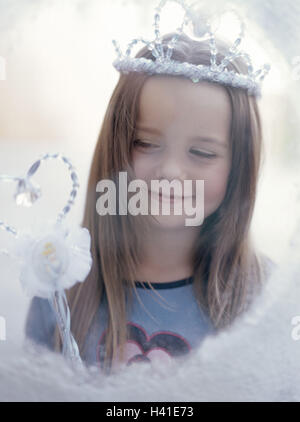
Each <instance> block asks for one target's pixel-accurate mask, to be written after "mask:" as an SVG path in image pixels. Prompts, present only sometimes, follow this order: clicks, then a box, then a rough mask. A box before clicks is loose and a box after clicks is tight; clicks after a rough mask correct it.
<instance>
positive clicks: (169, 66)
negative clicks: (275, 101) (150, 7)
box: [112, 0, 270, 97]
mask: <svg viewBox="0 0 300 422" xmlns="http://www.w3.org/2000/svg"><path fill="white" fill-rule="evenodd" d="M168 1H173V2H176V3H178V4H180V5H181V6H182V8H183V10H184V17H183V20H182V23H181V26H180V27H179V28H177V30H176V32H175V35H174V36H173V37H172V39H171V40H170V41H169V42H168V44H167V45H164V44H163V42H162V37H161V34H160V14H161V11H162V9H163V7H164V6H165V5H166V3H167V2H168ZM235 13H236V12H235ZM193 20H194V15H193V11H192V8H191V7H190V6H188V5H187V4H186V3H185V0H161V1H160V3H159V5H158V6H157V7H156V9H155V15H154V24H153V26H154V33H155V39H154V40H152V41H149V40H146V39H144V38H142V37H140V38H134V39H133V40H132V41H131V42H130V43H129V44H128V46H127V49H126V52H125V54H123V52H122V51H121V49H120V46H119V44H118V43H117V41H116V40H112V42H113V45H114V47H115V50H116V53H117V56H118V57H117V59H116V60H115V61H114V62H113V66H114V67H115V68H116V69H117V70H118V71H119V72H120V73H123V74H128V73H129V72H143V73H148V74H150V75H154V74H165V75H175V76H179V75H182V76H185V77H188V78H189V79H191V80H192V81H193V82H194V83H197V82H199V81H201V80H204V81H211V82H217V83H220V84H223V85H228V86H232V87H237V88H243V89H245V90H247V91H248V93H249V95H254V96H258V97H259V96H260V95H261V83H262V81H263V79H264V77H265V76H266V74H267V73H268V72H269V70H270V65H269V64H264V65H263V66H262V67H261V68H260V69H257V70H254V69H253V66H252V62H251V59H250V57H249V55H248V54H247V53H245V52H244V51H241V50H239V48H238V47H239V45H240V43H241V41H242V39H243V36H244V30H245V25H244V22H242V21H241V19H240V18H239V20H240V33H239V35H238V37H237V39H236V40H235V41H234V43H233V45H232V46H231V47H230V48H229V50H228V53H227V54H226V56H225V57H224V58H223V59H222V60H221V61H220V63H217V54H218V49H217V45H216V38H215V34H214V31H213V29H212V25H211V23H210V21H209V20H206V21H205V23H204V24H203V22H201V26H202V34H200V36H206V37H207V38H208V42H209V49H210V65H209V66H206V65H202V64H199V65H195V64H192V63H187V62H184V63H181V62H178V61H176V60H172V52H173V49H174V47H175V45H176V43H177V41H178V39H179V37H180V35H181V34H182V33H183V29H184V26H185V25H187V24H188V23H189V22H190V21H193ZM138 42H141V43H142V44H145V45H146V46H147V48H148V50H149V51H151V53H152V56H154V60H150V59H147V58H145V57H140V58H136V57H131V50H132V48H133V46H134V45H135V44H137V43H138ZM238 57H241V58H242V59H244V61H245V63H246V65H247V74H241V73H237V72H235V71H233V70H229V69H227V67H226V66H227V65H228V63H230V62H233V61H234V60H235V59H236V58H238Z"/></svg>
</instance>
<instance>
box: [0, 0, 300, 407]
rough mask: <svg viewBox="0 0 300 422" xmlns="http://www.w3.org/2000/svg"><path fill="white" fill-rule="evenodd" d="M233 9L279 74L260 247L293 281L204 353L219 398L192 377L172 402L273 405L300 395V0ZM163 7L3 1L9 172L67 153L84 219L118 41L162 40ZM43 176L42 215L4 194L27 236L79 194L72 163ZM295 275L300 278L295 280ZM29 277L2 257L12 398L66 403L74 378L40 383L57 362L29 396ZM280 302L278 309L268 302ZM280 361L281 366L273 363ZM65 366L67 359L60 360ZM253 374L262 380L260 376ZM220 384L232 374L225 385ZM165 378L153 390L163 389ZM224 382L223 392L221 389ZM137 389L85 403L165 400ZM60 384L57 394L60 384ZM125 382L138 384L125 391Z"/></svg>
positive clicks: (265, 114) (147, 1)
mask: <svg viewBox="0 0 300 422" xmlns="http://www.w3.org/2000/svg"><path fill="white" fill-rule="evenodd" d="M202 3H204V4H205V7H206V8H208V7H216V8H218V7H219V5H220V4H224V2H223V1H222V2H221V1H217V0H214V1H209V2H202ZM231 3H233V4H235V5H236V6H238V7H240V11H241V13H242V14H244V15H245V16H247V17H248V18H249V19H250V20H251V21H249V22H247V25H248V32H247V33H248V34H249V39H245V41H244V42H243V48H244V49H245V50H247V51H249V52H250V54H251V56H253V57H254V59H255V60H254V62H255V65H257V66H259V65H262V64H264V63H266V62H269V63H270V64H271V66H272V70H271V72H270V74H269V76H267V78H266V80H265V83H264V85H263V98H262V99H261V100H260V108H261V113H262V119H263V125H264V142H265V150H266V160H265V165H264V169H263V171H262V175H261V180H260V186H259V193H258V198H257V205H256V210H255V215H254V219H253V227H252V233H253V239H254V241H255V243H256V244H257V247H258V248H260V249H261V250H263V251H264V252H265V253H266V254H268V255H269V256H270V257H271V258H272V259H273V260H274V261H275V262H277V263H278V264H279V265H280V267H281V270H282V273H281V275H280V277H279V279H278V280H279V281H278V280H277V281H276V280H274V283H275V285H276V286H277V287H278V289H277V287H276V288H275V287H274V289H273V288H272V289H271V290H270V294H269V295H267V296H266V297H265V299H264V301H263V302H262V303H261V304H260V309H261V312H262V314H260V315H263V316H261V317H259V318H262V320H260V319H258V320H255V321H256V322H255V324H252V325H251V324H250V325H249V326H248V325H247V323H246V322H245V324H244V325H243V324H242V325H241V327H240V329H238V328H236V329H235V331H234V333H233V334H232V335H231V336H229V337H228V338H227V337H226V338H224V339H221V338H220V339H219V340H218V341H215V342H213V344H212V345H210V343H209V342H208V346H207V348H206V349H205V348H203V350H204V351H203V352H201V353H202V355H201V356H202V357H201V359H202V361H203V362H205V364H204V366H203V365H202V366H201V370H200V369H199V374H202V375H201V376H202V377H205V376H207V377H208V378H209V379H211V382H212V385H213V386H214V387H213V388H212V389H211V390H210V389H209V388H208V389H207V391H206V393H205V394H206V395H203V394H204V393H203V391H201V387H200V384H199V385H198V384H197V382H198V381H199V379H198V378H195V380H194V381H193V382H194V384H195V385H194V386H193V382H192V381H191V384H190V385H191V386H190V389H189V388H188V387H187V386H186V387H185V388H183V387H182V386H183V385H184V383H183V381H182V380H181V381H179V379H177V381H176V380H175V383H174V381H170V384H169V386H168V388H169V387H170V386H171V385H175V386H177V385H181V388H180V389H179V387H178V390H177V391H175V390H176V387H172V389H171V390H170V391H171V392H173V393H172V394H173V396H172V394H171V396H170V397H169V400H172V397H174V398H176V397H177V399H178V400H181V399H182V400H187V399H188V397H192V396H193V392H196V391H198V392H199V395H198V396H197V395H195V397H194V396H193V397H192V398H191V400H197V399H199V400H200V399H206V400H208V399H211V400H213V399H217V398H218V397H220V398H221V399H222V398H223V399H225V400H234V399H235V398H237V399H239V397H238V395H237V394H238V392H240V394H244V398H245V399H248V398H249V397H250V398H251V397H253V399H255V400H260V398H261V397H263V392H265V394H266V397H267V398H268V399H271V400H272V399H275V400H277V399H282V400H289V399H299V398H300V392H299V388H298V387H297V386H296V383H295V384H293V374H294V372H296V369H297V367H296V365H297V364H296V362H294V360H293V356H294V355H296V352H297V353H299V351H300V342H299V344H298V342H297V341H294V340H292V339H291V329H292V326H291V323H290V319H291V318H292V317H293V316H294V315H297V314H300V300H298V298H299V299H300V296H299V291H298V290H297V289H298V287H297V285H296V280H297V277H296V276H295V274H296V275H297V271H298V268H297V262H298V261H299V255H300V254H299V253H298V252H299V251H300V249H297V244H293V245H294V246H292V247H291V245H290V241H291V238H292V236H293V235H295V233H296V229H297V223H298V222H299V204H298V203H297V196H299V191H300V185H299V181H300V173H299V158H300V148H299V129H300V128H299V125H300V123H299V122H300V120H299V105H300V104H299V100H298V96H299V92H300V47H299V45H300V43H299V41H300V40H299V38H300V30H298V27H299V23H300V1H299V0H297V1H285V2H282V1H279V0H278V1H277V0H269V1H265V2H259V1H258V0H248V1H241V0H235V1H232V2H231ZM262 3H263V4H262ZM199 4H200V2H199ZM156 5H157V1H153V0H142V1H134V0H131V1H130V0H123V1H121V0H110V1H108V0H62V1H58V0H52V1H51V0H0V56H1V57H3V58H4V60H5V64H6V66H5V80H0V93H1V95H0V173H2V174H3V173H5V174H10V175H23V174H25V172H26V171H27V169H28V168H29V166H30V165H31V163H33V162H34V160H35V159H36V158H38V157H39V156H40V155H41V154H44V153H46V152H53V153H54V152H61V153H63V154H64V155H66V156H68V157H69V158H70V159H71V161H72V162H73V164H74V165H75V167H76V168H77V170H78V174H79V178H80V181H81V189H80V192H79V196H78V198H77V202H76V206H75V207H74V209H73V210H72V212H71V213H70V215H69V219H70V220H73V221H76V222H78V223H79V222H80V221H81V217H82V211H83V205H84V196H85V189H86V183H87V177H88V172H89V166H90V161H91V158H92V154H93V150H94V147H95V144H96V141H97V136H98V134H99V130H100V127H101V123H102V119H103V116H104V113H105V110H106V107H107V103H108V101H109V98H110V96H111V94H112V91H113V89H114V86H115V84H116V82H117V80H118V77H119V75H118V73H117V71H116V70H115V69H114V68H113V66H112V62H113V60H114V59H115V57H116V55H115V51H114V47H113V45H112V42H111V40H112V39H113V38H115V39H116V40H118V41H119V42H120V44H121V47H123V48H126V45H127V43H128V42H129V41H130V40H131V39H132V38H134V37H137V36H144V37H148V38H153V35H152V34H153V32H152V30H153V28H152V26H151V25H152V23H153V13H154V10H153V8H154V6H156ZM168 7H169V6H168ZM178 10H180V7H179V6H176V5H175V6H174V7H173V6H170V8H169V9H168V12H167V13H166V14H165V15H164V21H163V25H164V27H163V28H162V32H164V29H165V30H166V31H167V30H168V31H169V30H172V29H174V28H176V27H177V26H178V23H179V20H178V15H177V12H178ZM162 18H163V16H162ZM224 30H225V31H227V35H228V36H234V35H236V34H233V33H232V25H231V23H230V22H229V23H227V26H226V24H225V26H224ZM138 48H140V46H138ZM35 180H36V181H37V182H38V183H39V184H40V185H41V187H42V190H43V193H44V196H43V198H42V199H41V200H40V202H39V203H37V204H36V205H35V206H34V207H33V208H32V209H20V208H18V207H16V205H15V204H14V202H13V199H12V195H13V193H14V189H15V185H13V184H11V183H6V184H3V185H1V186H0V219H1V220H5V221H6V222H8V223H10V224H12V225H14V226H16V227H17V228H22V227H25V226H26V225H28V224H30V222H33V221H35V220H36V219H38V218H40V219H45V218H53V217H54V216H55V215H56V214H57V213H58V212H59V211H60V210H61V209H62V207H63V205H64V202H65V200H66V197H67V195H68V193H69V190H70V187H71V183H70V180H69V178H68V176H67V173H66V172H65V168H64V167H63V164H61V163H60V162H59V161H57V162H53V161H51V162H49V163H46V164H44V165H43V167H42V169H41V171H40V172H39V173H37V175H36V177H35ZM296 238H297V237H296ZM7 242H11V239H10V238H9V235H8V234H7V233H4V232H0V249H1V248H3V247H5V245H6V244H7ZM298 247H299V245H298ZM291 251H292V252H293V255H292V256H291ZM289 260H291V261H289ZM291 262H293V263H294V264H293V265H294V267H293V268H294V271H295V272H293V271H292V267H291V266H290V263H291ZM291 265H292V264H291ZM287 268H288V269H290V270H291V271H290V273H288V272H287ZM17 274H18V273H17V268H16V265H15V263H14V262H13V261H12V260H11V259H10V258H8V257H5V256H1V255H0V283H1V285H0V316H4V317H5V319H6V341H0V358H1V359H0V361H2V364H0V400H1V398H2V399H3V400H6V399H8V400H14V399H20V398H21V399H22V397H24V399H25V400H32V399H33V400H36V399H46V400H47V399H51V397H52V398H54V399H59V397H62V396H61V395H60V394H61V391H60V387H59V386H60V385H61V383H62V382H63V381H62V380H63V378H61V379H60V378H57V379H53V378H52V377H53V376H52V375H51V376H50V373H48V376H49V380H48V381H49V382H48V384H47V375H46V376H45V375H43V376H42V374H41V375H40V376H39V375H38V374H39V370H41V371H46V370H47V369H44V366H45V365H41V366H40V367H38V368H39V370H36V371H35V372H34V369H33V370H32V371H33V372H30V375H28V374H27V376H29V377H31V379H32V385H33V390H32V395H28V394H29V392H28V390H27V391H26V392H25V391H24V390H25V385H26V382H28V379H27V378H26V371H25V365H27V364H28V362H27V360H26V359H25V358H24V366H22V364H21V363H20V360H19V358H20V354H21V353H22V352H21V351H20V349H19V348H20V347H21V344H22V341H23V325H24V320H25V316H26V311H27V307H28V304H29V298H27V297H26V296H24V293H23V292H22V290H21V287H20V286H19V283H18V279H17ZM276 283H277V284H276ZM281 288H283V289H285V292H286V293H285V295H284V294H281V293H278V294H277V293H276V292H280V291H281V290H280V289H281ZM275 293H276V294H277V295H276V294H275ZM271 296H272V301H273V302H272V303H273V305H272V306H273V308H272V306H271V305H268V304H267V299H268V297H271ZM297 302H299V305H298V303H297ZM271 309H274V310H273V311H271ZM257 318H258V317H257ZM258 321H259V322H258ZM262 321H265V322H264V323H262ZM280 324H282V325H281V331H280V328H279V327H280ZM249 327H250V328H249ZM251 327H252V328H251ZM247 330H248V331H247ZM251 330H252V331H251ZM275 333H277V335H275ZM245 338H247V340H248V341H249V343H250V345H251V346H250V347H248V348H246V347H245V345H246V344H249V343H247V342H245ZM234 342H237V344H238V345H240V347H241V349H240V352H239V353H238V355H239V356H237V355H236V356H235V357H234V358H233V355H232V354H231V353H234V352H233V351H234V350H239V349H238V347H239V346H237V347H234V348H232V347H233V346H232V345H233V344H234ZM239 342H240V343H239ZM261 342H267V345H268V344H269V350H267V349H266V348H264V350H263V354H264V356H265V359H266V360H267V361H268V362H269V365H270V366H267V365H263V366H262V369H263V370H265V371H266V373H265V376H262V375H263V374H262V373H261V372H260V375H259V373H258V372H256V375H255V374H254V373H253V372H252V369H253V366H254V365H256V364H257V361H256V358H259V359H260V360H261V359H262V354H261V353H262V351H261V350H260V343H261ZM268 342H269V343H268ZM276 342H277V343H276ZM279 344H280V347H281V348H283V349H284V352H283V353H284V356H285V359H286V360H284V359H282V358H280V357H279V355H278V356H277V354H278V353H279V349H280V347H279ZM275 348H276V350H277V351H276V352H275V351H274V349H275ZM249 349H251V353H252V355H251V353H250V351H249ZM226 350H228V356H227V355H226V353H227V352H226ZM218 353H222V356H223V358H222V359H223V360H222V359H221V360H220V359H219V357H218V356H219V355H218ZM208 356H209V359H210V360H211V363H210V364H209V363H208V361H207V359H208ZM214 356H215V358H213V357H214ZM224 356H225V357H226V356H227V357H228V359H227V361H226V360H225V362H226V364H225V366H226V365H227V364H228V362H230V361H231V360H232V361H235V362H237V364H236V367H235V368H234V367H233V365H231V366H230V364H229V367H228V368H227V369H226V371H224V365H223V363H224V359H225V357H224ZM272 356H273V360H272V359H271V360H270V361H269V359H270V358H272ZM49 359H51V358H49ZM201 359H200V360H199V359H198V360H197V359H195V361H193V362H192V363H191V365H190V366H188V367H187V368H185V369H184V371H183V373H182V374H181V375H180V374H179V375H178V376H179V377H183V378H184V379H185V377H187V379H190V375H188V374H189V373H190V374H193V373H195V369H194V366H195V365H198V362H199V361H201ZM205 359H206V360H205ZM209 359H208V360H209ZM239 359H240V360H239ZM252 359H253V362H252ZM49 362H50V361H49ZM217 362H218V364H217ZM247 362H248V364H247ZM249 362H251V364H249ZM254 362H256V363H255V364H254ZM262 362H264V361H262ZM50 364H51V363H49V365H50ZM10 365H11V366H10ZM15 365H21V366H15ZM55 365H58V363H57V362H55ZM61 365H62V363H61ZM210 365H211V366H212V367H214V368H215V370H214V372H213V373H214V377H215V378H214V377H212V374H211V372H210ZM218 365H219V366H218ZM285 365H287V366H285ZM288 365H290V366H288ZM46 366H47V365H46ZM42 368H43V369H42ZM21 369H23V372H22V370H21ZM268 369H270V372H268ZM247 370H248V372H247ZM14 371H17V372H18V374H19V375H18V386H19V389H18V388H17V389H15V388H9V387H7V388H6V387H5V388H4V386H7V383H8V384H9V382H10V381H9V380H10V379H11V377H12V376H13V374H14ZM28 371H30V370H29V369H28ZM203 371H204V372H203ZM205 371H206V372H205ZM49 372H50V371H49ZM129 372H130V371H129ZM22 373H23V374H24V379H23V378H22ZM270 373H271V374H272V376H271V378H270ZM174 374H175V375H172V376H176V371H175V372H174ZM205 374H206V375H205ZM249 374H252V375H251V376H250V379H249ZM126 376H129V377H130V376H132V374H130V373H129V375H126ZM285 376H286V379H285V381H286V382H287V386H286V388H285V387H284V386H285V385H286V384H285V383H284V382H285V381H284V382H283V384H282V378H280V377H283V378H284V377H285ZM295 376H296V375H295ZM70 377H72V375H70ZM219 377H221V378H222V377H223V378H222V379H221V380H220V379H219ZM251 377H253V378H251ZM276 377H278V378H276ZM1 378H2V381H1ZM41 379H43V382H44V383H45V384H46V386H45V388H46V389H45V391H43V393H41V389H40V388H36V387H35V386H36V385H37V384H38V383H39V382H41ZM129 379H130V378H129ZM154 379H155V378H153V380H154ZM166 379H167V378H166ZM214 379H215V382H214V383H213V380H214ZM245 379H247V382H249V388H248V387H247V388H246V390H243V389H241V384H242V385H244V383H245ZM50 380H51V381H50ZM153 380H152V381H151V382H155V381H153ZM218 380H219V383H220V389H219V390H218V389H217V388H216V386H217V385H219V384H218ZM229 380H231V381H230V382H232V388H229V389H227V396H226V397H224V396H223V395H222V394H224V391H223V393H222V388H223V387H222V388H221V386H222V385H224V383H225V384H226V383H228V382H229ZM128 382H129V384H130V381H128V380H127V381H126V377H125V378H124V379H123V381H121V384H120V385H119V384H118V383H116V384H113V385H114V387H112V386H111V385H110V386H109V385H108V386H106V389H105V388H104V387H103V388H104V389H103V388H102V390H101V391H102V393H101V394H102V395H101V396H99V395H98V396H97V394H96V393H95V391H98V390H97V389H96V390H95V391H94V390H93V387H92V386H91V385H90V384H89V385H88V386H87V387H86V388H87V389H86V390H85V391H86V395H85V396H84V397H85V398H86V399H87V400H88V399H91V400H97V398H98V399H99V400H105V399H106V400H107V399H109V398H108V397H110V398H111V399H113V400H121V399H122V397H123V398H124V400H126V399H128V400H131V399H132V397H136V396H135V394H140V396H139V397H140V399H141V400H148V398H149V397H150V396H151V392H152V393H153V394H154V396H153V397H152V398H153V400H157V399H159V395H158V398H155V391H157V392H158V393H157V394H159V392H160V391H165V390H162V389H161V390H159V389H158V390H157V387H155V388H154V387H153V385H152V384H149V385H148V386H145V387H144V396H143V393H142V392H139V393H137V391H138V388H137V390H135V389H134V385H135V383H131V384H132V385H131V390H132V392H131V393H130V389H128ZM160 382H161V381H160ZM166 382H167V381H166ZM182 383H183V384H182ZM222 383H223V384H222ZM50 384H51V385H52V387H53V388H52V389H51V388H49V385H50ZM204 384H205V383H204ZM122 385H125V386H126V389H125V390H124V392H123V393H122V391H123V390H122ZM136 385H138V384H136ZM205 385H207V383H206V384H205ZM247 385H248V384H247ZM280 385H281V386H282V385H283V387H280ZM22 386H23V387H24V388H22ZM277 386H278V390H276V388H277ZM293 386H294V387H295V389H293ZM35 388H36V389H35ZM161 388H162V387H161ZM174 388H175V390H174ZM251 388H252V389H253V390H251ZM272 388H273V390H272ZM281 388H282V389H281ZM284 388H285V389H284ZM173 390H174V391H173ZM65 391H67V393H66V399H69V400H72V399H73V398H74V399H75V398H77V399H78V396H76V392H75V391H73V390H72V389H70V390H69V389H68V388H67V387H66V386H65ZM72 391H73V392H72ZM251 391H252V393H253V396H251V394H252V393H251ZM255 391H257V396H255ZM126 392H127V393H126ZM146 392H148V396H147V395H146ZM260 393H261V394H260ZM26 394H27V395H26ZM55 394H57V395H55ZM72 394H74V395H72ZM95 394H96V395H95ZM122 394H123V396H122ZM126 394H127V395H126ZM130 394H131V395H130ZM149 394H150V396H149ZM195 394H196V393H195ZM207 394H208V395H207ZM209 394H210V395H209ZM22 395H24V396H22ZM268 395H269V396H268ZM96 397H97V398H96ZM104 397H105V398H104ZM163 399H164V398H163Z"/></svg>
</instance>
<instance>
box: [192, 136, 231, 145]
mask: <svg viewBox="0 0 300 422" xmlns="http://www.w3.org/2000/svg"><path fill="white" fill-rule="evenodd" d="M190 140H191V141H199V142H206V143H213V144H216V145H219V146H220V147H222V148H227V147H228V146H227V144H225V143H224V142H222V141H220V140H219V139H216V138H210V137H206V136H193V137H192V138H190Z"/></svg>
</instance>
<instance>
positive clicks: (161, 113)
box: [137, 75, 231, 138]
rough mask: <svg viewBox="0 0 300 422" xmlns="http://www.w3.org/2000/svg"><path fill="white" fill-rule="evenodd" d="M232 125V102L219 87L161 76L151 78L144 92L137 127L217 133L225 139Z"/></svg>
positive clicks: (223, 89)
mask: <svg viewBox="0 0 300 422" xmlns="http://www.w3.org/2000/svg"><path fill="white" fill-rule="evenodd" d="M230 123H231V103H230V99H229V96H228V94H227V92H226V89H225V88H223V87H222V86H220V85H218V84H213V83H209V82H204V81H202V82H200V83H193V82H192V81H190V80H189V79H186V78H182V77H169V76H161V75H159V76H152V77H150V78H148V79H147V80H146V82H145V84H144V86H143V88H142V90H141V95H140V99H139V111H138V122H137V126H138V127H139V126H147V127H148V126H150V127H153V126H154V127H156V128H158V129H159V130H161V131H165V130H168V129H170V128H171V127H173V128H174V130H176V131H177V130H181V129H185V130H187V129H190V131H191V132H197V131H198V132H199V131H202V132H203V131H207V132H208V133H207V135H209V134H211V132H215V133H216V135H220V136H221V137H222V138H224V134H227V132H229V127H230Z"/></svg>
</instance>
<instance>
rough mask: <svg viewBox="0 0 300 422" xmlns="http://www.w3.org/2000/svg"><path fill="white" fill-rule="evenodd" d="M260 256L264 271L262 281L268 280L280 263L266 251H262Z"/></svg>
mask: <svg viewBox="0 0 300 422" xmlns="http://www.w3.org/2000/svg"><path fill="white" fill-rule="evenodd" d="M258 258H259V263H260V267H261V271H262V279H263V280H262V281H263V282H266V281H267V280H268V279H269V278H270V276H271V274H272V273H273V271H274V270H276V268H277V267H278V265H277V264H276V263H275V262H274V261H273V260H272V259H271V258H270V257H269V256H268V255H266V254H265V253H260V254H259V256H258Z"/></svg>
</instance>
